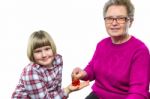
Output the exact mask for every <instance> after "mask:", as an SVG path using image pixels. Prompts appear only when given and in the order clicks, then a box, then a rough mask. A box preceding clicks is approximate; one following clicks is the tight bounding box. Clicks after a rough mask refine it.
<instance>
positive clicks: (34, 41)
mask: <svg viewBox="0 0 150 99" xmlns="http://www.w3.org/2000/svg"><path fill="white" fill-rule="evenodd" d="M42 46H51V48H52V51H53V54H54V55H55V54H56V53H57V52H56V45H55V43H54V41H53V39H52V37H51V36H50V35H49V34H48V33H47V32H46V31H43V30H39V31H35V32H33V33H32V34H31V35H30V37H29V40H28V46H27V56H28V58H29V60H30V61H32V62H34V57H33V51H34V49H36V48H39V47H42Z"/></svg>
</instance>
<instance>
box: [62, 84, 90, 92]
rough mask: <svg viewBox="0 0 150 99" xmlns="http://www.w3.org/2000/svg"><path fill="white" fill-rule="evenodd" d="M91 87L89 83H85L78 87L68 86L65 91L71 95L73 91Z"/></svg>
mask: <svg viewBox="0 0 150 99" xmlns="http://www.w3.org/2000/svg"><path fill="white" fill-rule="evenodd" d="M88 85H89V81H83V82H80V85H77V86H73V85H72V84H70V85H69V86H67V87H66V88H64V91H65V92H66V93H67V94H69V93H71V92H73V91H77V90H80V89H82V88H84V87H86V86H88Z"/></svg>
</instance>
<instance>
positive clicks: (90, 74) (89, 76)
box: [83, 43, 99, 81]
mask: <svg viewBox="0 0 150 99" xmlns="http://www.w3.org/2000/svg"><path fill="white" fill-rule="evenodd" d="M98 45H99V43H98V44H97V46H96V50H95V52H94V55H93V57H92V59H91V61H90V62H89V64H88V65H87V66H86V67H85V69H84V70H85V71H86V73H87V76H86V77H85V78H84V79H83V80H90V81H92V80H94V79H95V74H94V63H95V61H96V59H97V55H98Z"/></svg>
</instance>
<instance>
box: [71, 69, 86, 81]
mask: <svg viewBox="0 0 150 99" xmlns="http://www.w3.org/2000/svg"><path fill="white" fill-rule="evenodd" d="M86 75H87V74H86V72H85V71H84V70H82V69H81V68H79V67H76V68H74V69H73V71H72V74H71V76H72V78H78V79H82V78H84V77H85V76H86Z"/></svg>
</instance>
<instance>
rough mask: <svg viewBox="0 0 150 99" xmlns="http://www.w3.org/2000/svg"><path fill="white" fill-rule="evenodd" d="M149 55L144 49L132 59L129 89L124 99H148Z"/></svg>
mask: <svg viewBox="0 0 150 99" xmlns="http://www.w3.org/2000/svg"><path fill="white" fill-rule="evenodd" d="M149 73H150V55H149V51H148V50H147V49H145V48H142V49H139V50H138V51H137V52H136V54H135V55H134V57H133V61H132V67H131V71H130V83H129V84H130V89H129V95H128V97H127V98H126V99H149V78H150V74H149Z"/></svg>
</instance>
